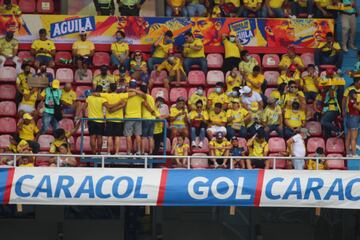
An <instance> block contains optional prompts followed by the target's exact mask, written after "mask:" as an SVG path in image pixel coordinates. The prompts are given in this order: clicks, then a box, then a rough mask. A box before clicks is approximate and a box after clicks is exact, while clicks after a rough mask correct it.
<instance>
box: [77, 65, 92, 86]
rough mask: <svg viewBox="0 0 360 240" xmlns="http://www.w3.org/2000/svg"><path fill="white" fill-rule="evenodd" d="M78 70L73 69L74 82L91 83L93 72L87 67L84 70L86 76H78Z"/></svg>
mask: <svg viewBox="0 0 360 240" xmlns="http://www.w3.org/2000/svg"><path fill="white" fill-rule="evenodd" d="M78 71H79V70H77V71H75V74H74V75H75V76H74V78H75V82H76V83H77V84H91V83H92V78H93V73H92V71H91V70H90V69H88V70H87V71H86V76H82V77H80V75H79V73H78Z"/></svg>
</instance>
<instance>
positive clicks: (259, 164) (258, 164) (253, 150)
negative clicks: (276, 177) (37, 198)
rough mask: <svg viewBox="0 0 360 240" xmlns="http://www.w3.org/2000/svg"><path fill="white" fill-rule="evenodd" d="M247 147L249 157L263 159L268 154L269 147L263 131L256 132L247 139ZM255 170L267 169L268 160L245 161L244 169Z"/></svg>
mask: <svg viewBox="0 0 360 240" xmlns="http://www.w3.org/2000/svg"><path fill="white" fill-rule="evenodd" d="M247 146H248V148H249V149H250V154H249V156H252V157H265V156H267V155H268V153H269V145H268V143H267V141H266V139H265V131H264V129H263V128H260V129H259V130H257V132H256V134H255V135H254V136H253V137H252V138H250V139H249V141H248V142H247ZM253 167H255V168H265V169H269V167H270V160H269V159H268V160H264V159H251V160H250V159H247V160H246V168H247V169H253Z"/></svg>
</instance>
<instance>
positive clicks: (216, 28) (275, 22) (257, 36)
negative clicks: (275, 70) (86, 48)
mask: <svg viewBox="0 0 360 240" xmlns="http://www.w3.org/2000/svg"><path fill="white" fill-rule="evenodd" d="M40 28H45V29H47V30H48V33H49V36H50V37H51V38H52V39H53V40H54V41H55V42H56V43H72V42H74V41H75V40H76V39H77V38H78V33H79V31H80V29H85V30H86V31H88V33H89V34H88V38H89V39H90V40H91V41H93V42H94V43H99V44H101V43H111V42H113V41H114V35H115V32H116V31H117V30H121V31H124V32H125V34H126V39H127V40H128V41H129V43H130V44H152V43H153V42H154V41H156V39H158V38H159V37H160V36H161V35H162V34H163V33H164V32H165V31H167V30H171V31H172V32H173V33H174V37H175V43H176V44H182V43H183V41H184V39H183V36H184V33H185V32H187V31H192V32H193V34H194V35H195V36H196V37H197V38H201V39H203V42H204V44H205V45H206V46H220V45H221V39H222V34H226V33H228V32H229V31H230V30H232V31H235V32H237V36H238V38H239V40H240V42H241V43H242V44H243V45H244V46H260V47H285V46H288V45H289V44H293V45H297V46H298V47H308V48H314V47H316V46H317V45H318V43H319V42H322V41H324V39H325V35H326V33H327V32H334V21H333V20H330V19H267V18H263V19H254V18H251V19H245V18H204V17H193V18H165V17H123V16H69V15H22V16H11V15H7V16H4V15H3V16H0V34H4V33H5V31H7V30H10V31H14V32H15V33H16V38H17V39H19V40H20V42H31V41H33V40H34V39H36V38H38V31H39V29H40Z"/></svg>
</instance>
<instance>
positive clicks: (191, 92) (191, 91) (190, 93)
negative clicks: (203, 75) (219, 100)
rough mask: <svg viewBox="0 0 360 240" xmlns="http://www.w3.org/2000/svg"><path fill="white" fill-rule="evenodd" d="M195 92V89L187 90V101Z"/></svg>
mask: <svg viewBox="0 0 360 240" xmlns="http://www.w3.org/2000/svg"><path fill="white" fill-rule="evenodd" d="M194 92H196V88H189V92H188V99H189V98H190V96H191V95H192V94H193V93H194Z"/></svg>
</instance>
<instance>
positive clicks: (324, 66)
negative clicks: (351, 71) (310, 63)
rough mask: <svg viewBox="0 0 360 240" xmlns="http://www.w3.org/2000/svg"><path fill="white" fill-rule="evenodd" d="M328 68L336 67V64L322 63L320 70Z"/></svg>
mask: <svg viewBox="0 0 360 240" xmlns="http://www.w3.org/2000/svg"><path fill="white" fill-rule="evenodd" d="M326 69H336V66H335V65H326V64H324V65H320V70H326Z"/></svg>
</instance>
